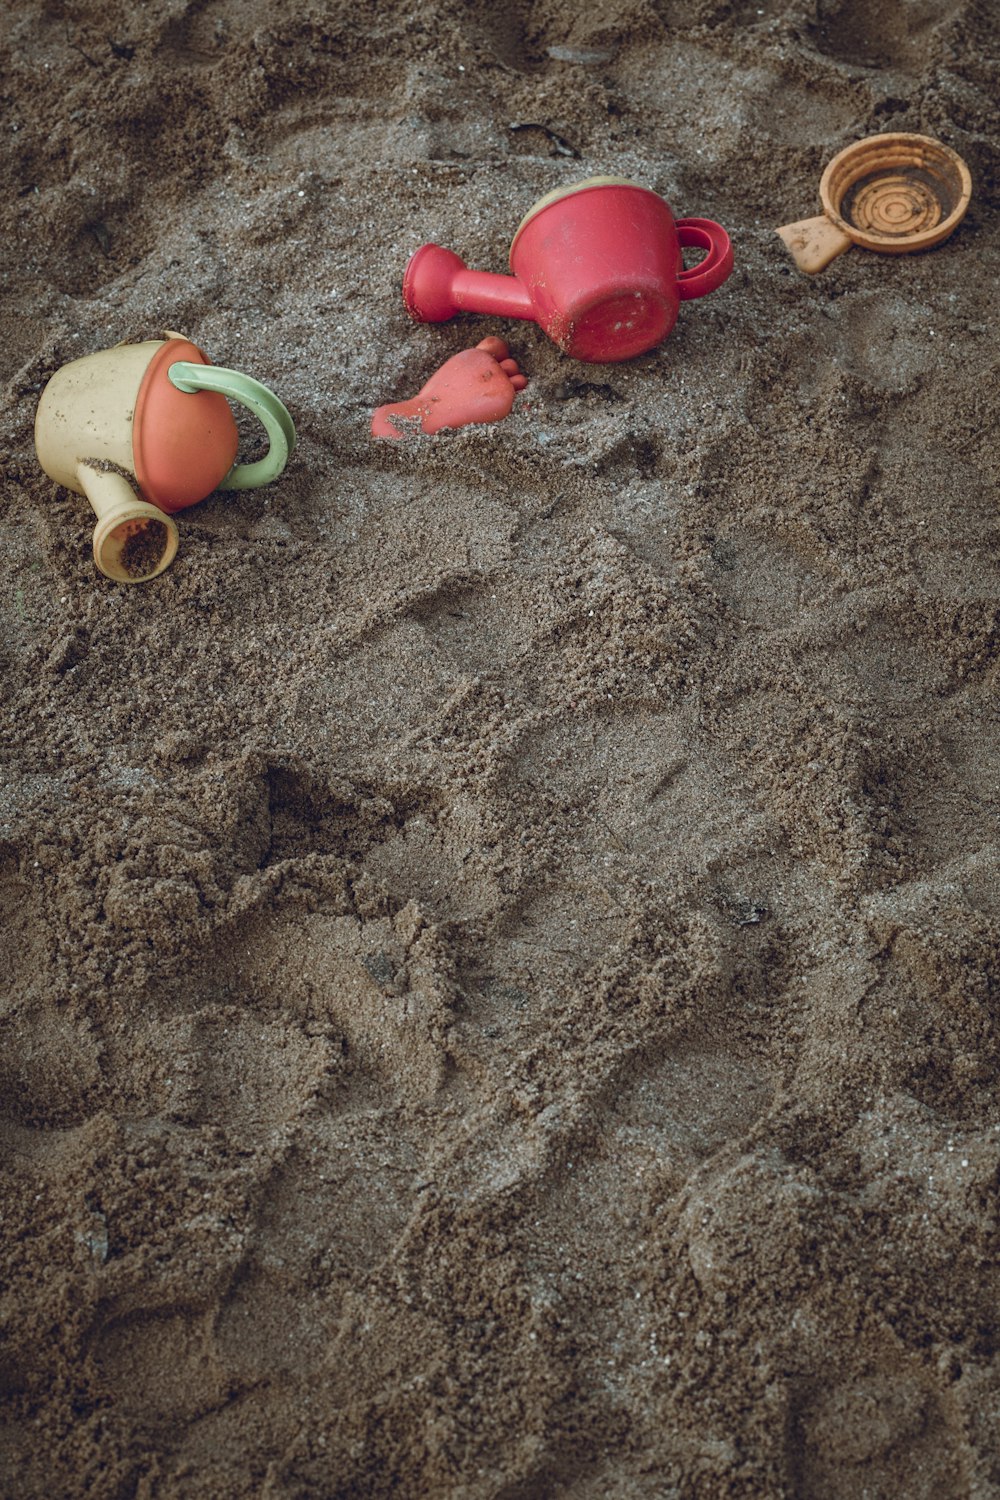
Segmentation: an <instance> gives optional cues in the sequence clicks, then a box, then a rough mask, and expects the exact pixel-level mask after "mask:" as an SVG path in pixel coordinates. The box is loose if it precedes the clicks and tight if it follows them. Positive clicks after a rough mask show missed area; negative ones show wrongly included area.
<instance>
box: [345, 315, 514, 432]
mask: <svg viewBox="0 0 1000 1500" xmlns="http://www.w3.org/2000/svg"><path fill="white" fill-rule="evenodd" d="M527 384H528V377H527V376H526V375H522V373H521V370H520V367H519V366H518V363H517V360H516V359H511V357H510V350H509V349H508V348H507V345H506V344H505V343H504V341H503V339H498V338H492V337H491V338H487V339H483V340H482V342H481V343H479V344H477V345H476V347H475V348H474V349H463V350H462V351H461V353H460V354H453V355H452V356H451V359H446V360H445V362H444V364H443V365H442V366H441V368H440V370H436V371H435V372H434V374H433V375H432V376H431V378H430V380H428V382H427V384H426V385H425V386H424V387H423V388H422V389H421V390H419V391H418V392H417V394H416V395H415V396H413V397H411V399H410V400H409V401H394V402H393V403H392V404H391V405H390V406H380V407H379V408H378V410H377V411H376V413H375V415H374V416H373V417H372V436H373V437H379V438H395V439H398V438H402V437H405V436H406V435H407V431H408V430H410V431H414V430H416V429H417V428H418V427H419V430H420V431H421V432H440V431H441V430H442V428H444V427H468V426H469V425H470V424H471V423H473V422H499V421H501V420H502V418H504V417H505V416H506V415H507V413H508V412H509V411H510V409H511V407H512V406H513V405H514V397H515V396H516V395H517V393H518V391H523V390H524V387H525V386H526V385H527Z"/></svg>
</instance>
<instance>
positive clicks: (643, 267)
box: [403, 177, 733, 363]
mask: <svg viewBox="0 0 1000 1500" xmlns="http://www.w3.org/2000/svg"><path fill="white" fill-rule="evenodd" d="M686 246H692V247H695V248H697V249H701V250H705V251H706V252H707V253H706V255H705V258H704V259H703V260H702V261H701V262H700V263H699V264H698V265H697V266H693V267H692V268H691V269H690V270H687V271H686V270H685V269H684V261H683V258H682V256H681V248H682V247H686ZM510 268H511V270H512V272H513V273H514V274H513V276H497V275H494V274H492V273H491V272H488V271H470V270H469V269H468V267H467V266H466V265H465V263H464V261H462V260H461V259H460V258H459V257H458V256H457V255H456V254H455V253H454V251H452V250H445V249H443V248H442V247H441V246H440V245H424V246H422V247H421V249H419V250H418V251H417V252H416V254H415V255H414V256H413V257H412V258H411V260H410V263H409V265H408V266H407V268H406V274H405V276H404V278H403V301H404V303H405V304H406V309H407V311H408V312H409V314H410V316H411V317H412V318H414V319H415V320H416V322H418V323H440V322H443V321H444V320H445V319H446V318H452V317H454V316H455V314H456V313H458V312H482V313H490V314H491V315H492V316H494V317H507V318H523V319H527V320H530V321H533V322H536V323H538V324H539V325H540V326H541V327H542V328H543V329H544V331H545V332H546V333H547V334H548V336H549V337H550V338H551V339H552V340H554V342H555V343H556V344H558V345H559V348H560V349H562V350H563V352H564V353H565V354H569V355H571V356H572V357H573V358H574V359H582V360H587V361H590V362H592V363H606V362H612V361H616V360H622V359H631V358H633V356H634V355H636V354H644V353H645V352H646V350H647V349H652V348H654V347H655V346H656V345H657V344H659V343H661V342H662V341H663V340H664V339H665V338H666V337H667V335H668V334H669V332H670V330H671V329H672V328H673V326H674V323H675V322H676V321H677V313H678V309H679V306H680V303H681V302H682V301H688V300H690V299H691V298H694V297H704V296H705V295H706V294H707V293H708V292H714V291H715V289H716V288H717V287H719V286H721V285H722V283H723V282H724V281H725V280H726V278H727V276H728V275H729V273H730V272H731V270H732V269H733V251H732V246H731V245H730V243H729V236H728V235H727V234H726V231H725V230H724V229H723V228H722V227H721V226H720V225H718V224H715V223H713V222H712V220H711V219H678V220H677V221H676V222H675V221H674V217H673V214H672V213H671V212H670V208H669V206H668V205H667V204H666V203H665V202H664V200H663V199H662V198H660V197H659V196H658V195H657V194H656V193H654V192H652V191H651V190H650V189H649V188H644V187H640V186H639V185H638V184H637V183H634V182H628V181H627V180H625V179H624V178H620V177H592V178H588V179H587V181H585V182H578V183H575V184H574V185H573V186H572V187H568V188H557V189H556V190H555V191H554V192H552V193H548V194H547V195H546V196H545V197H544V198H541V199H539V201H538V202H537V203H536V204H535V205H534V207H533V208H532V209H531V210H530V211H529V213H528V214H527V215H526V216H525V218H524V219H523V220H522V221H521V224H520V227H519V228H518V231H517V233H516V234H515V236H514V242H513V244H512V245H511V247H510Z"/></svg>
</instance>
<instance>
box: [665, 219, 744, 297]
mask: <svg viewBox="0 0 1000 1500" xmlns="http://www.w3.org/2000/svg"><path fill="white" fill-rule="evenodd" d="M677 238H678V240H679V241H680V243H681V245H682V246H686V247H690V248H692V249H695V250H707V251H708V254H707V255H706V256H705V259H704V260H700V261H699V262H698V264H697V265H696V266H692V267H691V269H690V270H689V271H681V272H679V273H678V276H677V291H678V293H679V294H680V298H681V301H682V302H689V301H690V300H691V298H692V297H704V296H705V294H706V293H707V292H714V291H715V289H716V287H720V286H721V285H722V283H723V282H724V281H725V279H726V277H727V276H728V275H729V273H730V271H731V270H732V269H733V247H732V245H731V244H730V243H729V236H728V234H727V233H726V231H725V230H724V229H723V227H722V225H721V224H716V223H714V222H713V221H712V220H711V219H678V220H677Z"/></svg>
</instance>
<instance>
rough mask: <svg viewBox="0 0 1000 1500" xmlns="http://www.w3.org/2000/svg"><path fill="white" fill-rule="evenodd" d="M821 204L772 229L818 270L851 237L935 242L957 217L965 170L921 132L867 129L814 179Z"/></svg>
mask: <svg viewBox="0 0 1000 1500" xmlns="http://www.w3.org/2000/svg"><path fill="white" fill-rule="evenodd" d="M819 196H820V201H821V203H822V204H823V212H822V213H821V214H819V215H818V216H817V217H816V218H815V219H802V220H801V221H800V222H799V223H797V224H785V225H784V226H783V228H781V229H779V230H778V231H777V233H778V234H780V235H781V238H782V239H783V240H784V242H785V244H786V245H787V246H788V248H789V250H790V251H791V253H792V255H793V256H794V258H795V264H796V265H797V266H798V267H799V270H800V271H807V272H809V273H810V274H812V273H814V272H816V271H822V270H823V268H824V267H825V266H828V265H829V264H830V262H831V261H832V260H834V259H835V258H836V257H837V256H838V255H843V253H844V251H845V250H849V249H850V248H851V246H852V245H861V246H863V247H864V249H866V250H881V251H882V252H883V254H886V255H907V254H910V253H911V252H912V251H914V250H929V249H930V248H931V247H932V246H933V245H940V243H941V241H942V240H946V239H947V238H948V236H949V235H950V234H951V232H952V230H953V229H955V228H956V227H957V225H958V224H959V223H960V222H961V220H962V219H963V218H964V217H965V211H966V209H967V208H968V206H969V199H970V197H971V196H972V177H971V176H970V173H969V169H968V167H967V166H966V165H965V162H964V161H963V160H962V158H961V157H960V156H958V155H957V153H956V152H954V151H952V149H951V147H950V146H943V145H942V144H941V142H940V141H935V140H934V139H933V138H932V137H931V136H929V135H873V136H869V137H868V139H867V140H864V141H856V142H855V143H854V145H853V146H848V147H846V149H845V150H843V151H841V152H840V153H839V154H838V155H837V156H835V157H834V158H833V160H832V161H831V162H830V163H829V164H828V165H827V168H826V170H825V172H824V173H823V176H822V178H821V180H820V185H819Z"/></svg>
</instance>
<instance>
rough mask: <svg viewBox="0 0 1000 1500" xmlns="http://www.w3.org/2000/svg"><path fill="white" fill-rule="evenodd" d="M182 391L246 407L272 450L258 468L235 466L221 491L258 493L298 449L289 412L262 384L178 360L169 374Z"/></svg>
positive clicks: (234, 373) (214, 367)
mask: <svg viewBox="0 0 1000 1500" xmlns="http://www.w3.org/2000/svg"><path fill="white" fill-rule="evenodd" d="M167 373H168V375H169V377H170V380H171V383H172V384H173V385H175V386H176V387H177V389H178V390H179V391H218V392H219V394H220V395H222V396H226V397H228V399H229V400H230V401H236V402H237V403H238V404H239V405H240V406H245V407H246V409H247V410H248V411H252V412H253V413H254V415H255V416H256V417H257V418H259V420H260V422H261V424H262V425H263V427H264V430H265V432H266V433H267V436H268V441H269V444H270V446H269V447H268V450H267V452H266V453H265V454H264V457H263V458H261V459H258V460H257V462H256V463H255V464H234V466H233V467H232V468H231V469H230V471H229V473H228V474H227V475H226V477H225V479H222V480H220V481H219V486H218V487H219V489H220V490H255V489H257V488H258V487H259V486H260V485H262V484H269V483H270V481H271V480H272V479H277V477H278V475H279V474H280V473H281V471H282V470H283V469H284V467H285V465H286V464H287V462H288V460H289V458H290V456H291V454H292V452H293V451H294V448H295V425H294V423H293V422H292V419H291V417H290V416H289V414H288V410H287V408H286V407H285V406H284V405H283V403H282V402H281V401H279V400H278V398H277V396H276V395H275V394H274V392H273V391H269V390H268V388H267V386H266V385H261V383H260V381H259V380H252V379H251V378H250V376H249V375H242V374H241V373H240V372H239V370H227V369H226V368H225V366H223V365H195V364H189V363H188V361H187V360H183V359H179V360H176V361H175V363H174V364H172V365H171V366H170V369H169V371H168V372H167Z"/></svg>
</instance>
